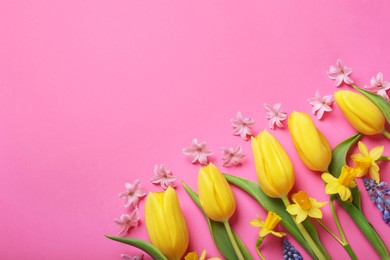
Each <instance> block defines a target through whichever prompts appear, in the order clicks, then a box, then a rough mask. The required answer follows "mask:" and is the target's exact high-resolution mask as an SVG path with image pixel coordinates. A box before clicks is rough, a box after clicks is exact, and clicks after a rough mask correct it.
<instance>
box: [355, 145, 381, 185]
mask: <svg viewBox="0 0 390 260" xmlns="http://www.w3.org/2000/svg"><path fill="white" fill-rule="evenodd" d="M358 147H359V151H360V153H358V154H352V155H351V158H352V160H353V162H354V168H355V169H356V171H357V175H356V177H362V176H364V175H366V173H367V172H369V173H370V177H371V179H373V180H375V182H376V183H379V182H380V178H379V166H378V164H376V162H375V161H376V160H378V159H379V158H380V157H381V156H382V154H383V151H384V146H376V147H374V148H373V149H372V150H371V151H368V149H367V146H366V145H365V144H364V143H363V142H360V141H359V143H358Z"/></svg>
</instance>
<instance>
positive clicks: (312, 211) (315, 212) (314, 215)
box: [308, 207, 322, 218]
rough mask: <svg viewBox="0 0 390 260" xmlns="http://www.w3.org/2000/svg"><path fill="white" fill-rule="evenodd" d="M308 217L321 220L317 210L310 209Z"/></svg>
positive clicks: (320, 214) (320, 212)
mask: <svg viewBox="0 0 390 260" xmlns="http://www.w3.org/2000/svg"><path fill="white" fill-rule="evenodd" d="M308 215H309V216H310V217H312V218H322V211H321V210H320V209H319V208H314V207H313V208H311V209H310V211H309V212H308Z"/></svg>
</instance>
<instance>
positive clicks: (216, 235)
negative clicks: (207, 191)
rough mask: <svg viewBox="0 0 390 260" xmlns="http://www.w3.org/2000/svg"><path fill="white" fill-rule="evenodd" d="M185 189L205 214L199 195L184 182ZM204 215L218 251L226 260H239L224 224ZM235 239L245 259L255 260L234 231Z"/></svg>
mask: <svg viewBox="0 0 390 260" xmlns="http://www.w3.org/2000/svg"><path fill="white" fill-rule="evenodd" d="M183 187H184V189H185V190H186V191H187V194H188V195H189V196H190V198H191V199H192V200H193V201H194V202H195V204H196V205H197V206H198V207H199V209H200V210H201V211H202V212H203V210H202V206H201V205H200V201H199V197H198V195H197V194H196V193H195V192H194V191H193V190H192V189H191V188H190V187H189V186H188V185H187V184H185V183H184V182H183ZM203 215H204V216H205V218H206V221H207V224H208V226H209V230H210V234H211V237H212V238H213V240H214V243H215V245H216V246H217V248H218V251H219V252H220V253H221V254H222V255H223V256H224V257H225V258H226V259H232V260H236V259H237V260H238V258H237V256H236V253H235V252H234V248H233V246H232V244H231V242H230V239H229V236H228V234H227V232H226V229H225V226H224V224H223V223H222V222H218V221H214V220H212V219H209V218H208V217H207V216H206V215H205V214H204V212H203ZM233 235H234V238H235V240H236V242H237V244H238V247H239V248H240V251H241V253H242V255H243V256H244V258H245V259H246V260H247V259H253V257H252V255H251V254H250V253H249V251H248V249H247V248H246V246H245V244H244V243H243V242H242V240H241V239H240V238H239V237H238V235H237V233H236V232H234V231H233Z"/></svg>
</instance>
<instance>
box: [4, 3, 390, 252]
mask: <svg viewBox="0 0 390 260" xmlns="http://www.w3.org/2000/svg"><path fill="white" fill-rule="evenodd" d="M389 10H390V3H389V2H388V1H360V3H357V1H343V2H341V1H333V2H332V1H314V2H313V1H283V2H282V1H240V2H237V3H228V2H226V1H218V0H216V1H132V0H117V1H100V0H99V1H97V0H93V1H87V0H81V1H80V0H77V1H76V0H68V1H43V0H36V1H27V0H26V1H19V0H9V1H7V0H3V1H1V2H0V126H1V127H0V176H1V181H0V206H1V218H0V219H1V221H0V232H1V236H0V258H1V259H120V256H119V255H120V254H121V253H127V254H129V255H133V254H135V253H137V252H139V251H138V250H137V249H135V248H132V247H130V246H126V245H123V244H119V243H116V242H113V241H110V240H108V239H106V238H105V237H104V236H103V234H112V235H115V234H117V233H118V231H119V227H118V226H117V225H116V224H115V223H114V221H113V220H114V218H117V217H119V216H120V215H121V214H122V213H125V212H127V210H126V209H125V208H124V207H123V202H122V200H121V199H120V198H118V194H119V193H120V192H121V191H123V190H124V183H125V182H132V181H133V180H134V179H135V178H139V179H140V180H141V181H142V184H143V187H144V188H145V190H147V191H159V190H161V188H160V187H159V186H155V185H153V184H151V183H150V182H149V180H150V178H151V177H152V176H153V167H154V165H155V164H160V163H164V164H166V166H167V167H168V168H169V169H170V170H171V171H172V172H173V173H174V174H175V175H177V176H178V181H177V182H176V183H177V184H178V188H177V192H178V193H179V196H180V201H181V205H182V210H183V212H184V215H185V216H186V218H187V222H188V226H189V232H190V239H191V243H190V247H189V249H190V250H197V251H198V252H199V251H201V250H202V249H205V248H206V249H207V250H208V256H217V255H219V254H218V251H217V249H216V248H215V247H214V245H213V244H212V242H211V238H210V236H209V233H208V230H207V226H206V223H205V221H204V219H203V217H202V215H201V213H200V211H199V210H198V209H197V208H196V206H195V205H194V204H193V203H192V202H191V201H190V200H189V198H188V196H187V195H186V193H185V192H184V190H183V188H182V187H181V185H180V183H181V180H185V181H186V182H187V183H188V184H189V185H190V186H191V187H193V188H194V189H196V178H197V172H198V170H199V165H192V164H191V163H190V162H189V160H188V159H187V158H186V157H185V156H184V155H183V154H182V152H181V149H182V148H183V147H185V146H188V145H189V144H190V142H191V140H192V138H194V137H197V138H199V140H200V141H207V143H208V147H209V149H211V150H213V151H214V156H213V157H212V158H211V161H212V162H214V163H215V164H216V165H217V166H220V167H221V168H223V167H222V163H221V160H220V152H219V148H220V147H222V146H237V145H242V146H243V150H244V153H245V154H246V155H247V159H246V161H245V163H244V164H243V165H242V166H241V167H233V168H224V169H223V170H224V171H225V172H228V173H231V174H236V175H239V176H242V177H245V178H248V179H251V180H253V181H256V175H255V170H254V166H253V160H252V156H251V148H250V142H245V141H243V140H242V139H241V138H240V137H237V136H233V135H232V134H231V133H232V130H233V129H232V126H231V124H230V119H231V118H233V117H234V116H235V114H236V112H237V111H242V113H243V115H244V116H249V117H251V118H254V119H255V120H256V124H255V129H254V132H255V133H258V132H259V131H261V130H262V129H264V128H267V127H268V124H267V120H266V118H265V110H264V107H263V103H264V102H267V103H271V104H273V103H275V102H282V109H283V110H284V111H286V112H288V113H291V112H292V111H293V110H300V111H304V112H308V113H310V111H311V107H310V105H309V104H308V103H307V99H308V98H310V97H313V96H314V93H315V90H316V89H319V90H320V91H321V94H331V93H332V92H333V91H334V90H335V88H334V83H333V82H332V81H330V80H329V79H328V78H327V76H326V71H327V70H328V69H329V65H331V64H335V61H336V59H337V58H341V59H342V60H343V61H344V63H345V64H346V65H348V66H349V67H352V68H353V73H352V75H351V76H352V78H353V79H354V80H355V81H356V83H357V84H358V85H360V86H363V85H365V84H368V83H369V80H370V78H371V77H372V76H373V75H376V73H377V72H378V71H381V72H383V74H384V77H385V79H387V80H389V79H390V66H389V62H388V61H389V57H390V48H389V46H390V37H389V35H388V32H389V31H390V23H389ZM343 88H347V87H343ZM333 107H334V112H332V113H331V114H328V115H326V116H325V117H324V119H323V120H322V121H318V120H317V119H315V122H316V123H317V126H318V127H319V128H320V129H321V130H322V131H323V132H324V134H325V135H326V136H327V137H328V138H329V140H330V142H331V144H332V146H335V145H336V144H337V143H338V142H339V141H341V140H343V139H345V138H346V137H348V136H350V135H351V134H352V133H354V130H353V129H352V128H351V127H350V126H349V125H348V124H347V123H346V122H345V120H344V119H343V117H342V115H341V113H340V111H339V109H338V108H337V106H336V105H334V106H333ZM313 118H314V117H313ZM336 124H337V126H336ZM272 133H273V134H274V135H275V136H276V137H277V138H278V139H279V140H280V142H281V143H282V144H283V145H284V147H285V148H286V150H287V151H288V153H289V155H290V156H291V159H292V160H293V162H294V165H295V170H296V186H295V188H294V190H295V191H296V190H299V189H305V190H307V191H308V192H309V194H310V195H311V196H313V197H316V198H317V199H318V200H320V201H324V200H327V198H328V196H327V195H325V194H324V192H323V184H322V181H321V180H320V178H319V174H318V173H314V172H311V171H309V170H307V169H306V168H305V167H303V165H302V163H301V162H300V160H299V158H298V157H297V154H296V152H295V150H294V148H293V146H292V142H291V140H290V137H289V134H288V131H287V130H286V129H277V130H275V131H272ZM365 140H367V142H368V144H369V147H372V146H373V145H374V144H376V145H378V144H384V143H385V142H387V141H385V139H384V138H382V137H380V136H378V137H374V138H366V139H365ZM386 146H387V147H386V148H385V150H386V152H385V153H386V154H387V155H389V153H390V150H389V149H390V148H389V145H388V142H387V143H386ZM382 165H383V167H384V168H383V169H382V173H383V174H382V179H383V180H386V181H390V178H389V175H388V174H387V173H386V169H385V168H387V171H388V169H389V167H388V166H384V165H385V164H382ZM359 185H360V188H361V191H362V195H363V207H364V212H365V213H366V214H367V215H368V218H369V219H370V221H372V223H373V224H374V226H375V227H376V228H377V230H378V231H379V233H380V234H381V235H382V237H383V238H384V240H385V242H386V244H387V246H389V245H390V238H389V236H388V228H389V227H388V226H386V224H384V223H383V222H382V220H381V216H380V213H379V211H377V210H376V209H375V207H374V205H373V204H372V203H371V202H370V201H369V199H368V196H367V194H366V192H365V191H364V190H363V187H362V183H361V181H360V180H359ZM234 192H235V194H236V197H237V200H238V208H237V212H236V214H235V216H234V217H233V219H232V221H231V223H232V225H233V227H234V229H236V230H237V231H238V233H239V234H240V235H241V237H242V238H243V240H244V241H245V243H246V244H247V246H248V247H249V248H251V251H252V252H253V253H254V243H255V240H256V236H257V230H256V229H254V228H252V227H251V226H249V224H248V221H249V220H250V219H253V218H254V217H255V215H256V214H258V215H260V216H261V217H262V218H264V217H265V215H266V213H265V211H264V210H263V209H262V208H260V207H259V206H257V204H256V203H255V202H254V201H253V200H252V199H251V198H249V197H248V196H247V195H246V194H244V193H243V192H242V191H240V190H238V189H236V188H234ZM144 203H145V200H142V201H141V203H140V210H141V218H142V219H143V218H144V216H143V213H144V211H143V208H144ZM324 215H325V218H324V222H326V223H328V224H329V225H330V226H331V228H332V229H333V230H335V226H334V225H333V221H332V219H331V216H330V211H329V207H328V206H326V207H325V208H324ZM340 217H341V221H342V224H343V227H344V228H345V230H346V233H347V236H348V238H349V240H350V243H351V244H352V247H353V249H354V250H355V251H356V253H357V255H358V256H359V257H361V258H367V257H369V258H370V259H376V258H378V257H377V255H376V254H375V252H374V251H373V250H372V249H371V246H370V245H369V244H368V242H366V240H365V238H364V237H363V236H362V235H361V233H360V231H359V230H358V229H357V228H356V227H355V225H354V224H352V223H351V220H350V218H349V217H348V216H346V215H345V214H344V212H342V211H340ZM282 229H283V228H282V227H279V230H282ZM318 229H319V230H320V235H321V238H322V240H323V242H324V244H325V245H326V247H327V248H328V250H329V252H330V254H331V256H332V257H334V258H338V259H343V258H347V255H346V253H345V252H344V251H343V249H342V247H341V246H340V245H338V244H337V243H336V242H335V241H334V240H333V239H331V237H330V236H329V235H328V234H327V233H324V232H323V231H322V230H321V228H318ZM129 236H133V237H138V238H141V239H147V234H146V231H145V225H144V223H143V222H142V221H141V223H140V225H139V227H137V228H135V229H133V230H131V232H130V234H129ZM291 241H292V243H293V244H294V245H295V246H296V247H297V248H298V249H300V251H301V253H302V254H303V256H304V257H307V256H308V255H307V254H306V252H304V250H303V249H301V247H300V246H299V245H298V244H297V243H296V242H295V241H294V240H293V239H291ZM280 243H281V241H280V240H279V239H277V238H274V237H267V239H266V240H265V241H264V243H263V245H262V251H263V253H264V255H265V256H266V257H267V258H269V259H278V258H279V259H280V257H281V256H282V251H281V244H280Z"/></svg>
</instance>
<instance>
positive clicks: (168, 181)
mask: <svg viewBox="0 0 390 260" xmlns="http://www.w3.org/2000/svg"><path fill="white" fill-rule="evenodd" d="M175 180H176V176H174V175H173V174H172V172H171V171H170V170H168V169H167V168H166V167H165V165H164V164H161V165H160V166H159V165H158V164H156V165H155V166H154V176H153V178H152V179H151V180H150V181H151V182H152V183H154V184H160V185H161V187H162V188H163V189H164V190H166V189H167V188H168V187H169V186H171V187H175V184H174V183H173V182H174V181H175Z"/></svg>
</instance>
